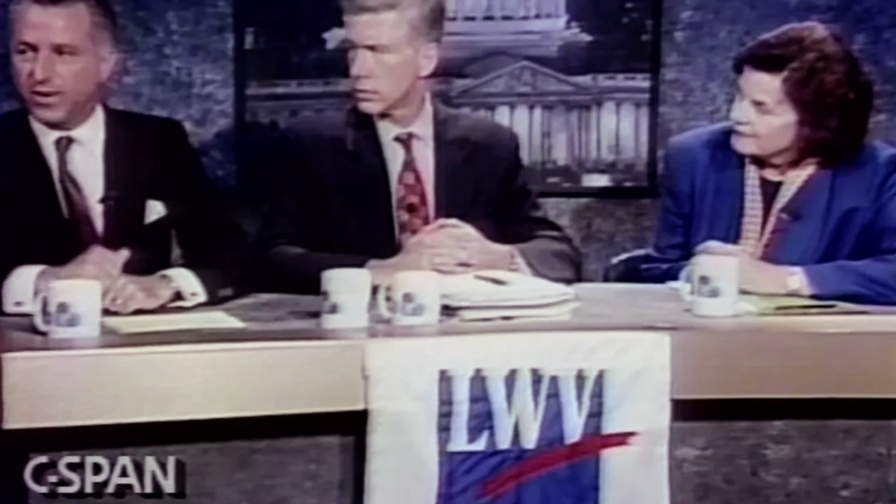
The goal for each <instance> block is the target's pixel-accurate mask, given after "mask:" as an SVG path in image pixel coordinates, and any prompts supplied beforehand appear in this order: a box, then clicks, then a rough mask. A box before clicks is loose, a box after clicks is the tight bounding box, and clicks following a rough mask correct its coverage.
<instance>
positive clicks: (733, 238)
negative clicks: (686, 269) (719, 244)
mask: <svg viewBox="0 0 896 504" xmlns="http://www.w3.org/2000/svg"><path fill="white" fill-rule="evenodd" d="M710 168H711V171H712V174H713V177H712V183H710V184H708V185H707V190H709V191H711V192H712V194H710V195H709V198H706V199H705V201H706V202H707V203H708V204H707V207H706V208H704V209H703V212H702V213H703V215H704V216H706V218H707V219H708V224H709V228H710V229H711V230H712V231H711V238H713V239H717V240H721V241H724V242H726V243H737V242H738V240H739V239H740V224H741V215H742V213H743V203H744V166H743V158H741V157H740V156H739V155H737V153H735V152H734V150H733V149H732V148H731V146H730V143H729V140H728V137H726V138H725V142H724V145H719V146H718V148H717V149H715V150H714V151H713V154H712V162H711V167H710Z"/></svg>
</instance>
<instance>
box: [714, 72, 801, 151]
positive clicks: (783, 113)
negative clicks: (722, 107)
mask: <svg viewBox="0 0 896 504" xmlns="http://www.w3.org/2000/svg"><path fill="white" fill-rule="evenodd" d="M783 80H784V76H783V75H776V74H770V73H765V72H760V71H757V70H753V69H752V68H745V69H744V71H743V73H742V74H741V76H740V78H738V80H737V87H738V92H737V96H736V97H735V99H734V103H733V105H732V106H731V114H730V118H731V122H732V123H733V125H734V134H733V135H732V137H731V146H732V147H733V148H734V150H735V151H737V152H738V153H740V154H742V155H744V156H755V157H759V158H761V159H764V160H766V161H770V162H772V163H776V162H784V163H786V162H789V161H791V158H792V156H793V155H794V153H795V150H796V147H797V137H798V132H799V115H798V114H797V112H796V109H794V107H793V104H791V103H790V100H789V99H788V98H787V96H786V94H785V93H784V82H783Z"/></svg>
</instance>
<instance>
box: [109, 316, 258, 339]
mask: <svg viewBox="0 0 896 504" xmlns="http://www.w3.org/2000/svg"><path fill="white" fill-rule="evenodd" d="M103 325H105V326H106V327H108V328H109V329H111V330H113V331H115V332H116V333H119V334H139V333H149V332H167V331H187V330H199V329H242V328H244V327H246V324H245V323H244V322H242V321H241V320H240V319H238V318H236V317H234V316H232V315H228V314H227V313H224V312H222V311H199V312H188V313H163V314H152V315H130V316H115V317H104V318H103Z"/></svg>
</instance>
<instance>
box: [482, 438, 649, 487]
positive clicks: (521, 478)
mask: <svg viewBox="0 0 896 504" xmlns="http://www.w3.org/2000/svg"><path fill="white" fill-rule="evenodd" d="M635 436H636V434H635V433H634V432H620V433H617V434H606V435H603V436H595V437H591V438H586V439H583V440H581V441H579V442H577V443H573V444H571V445H567V446H564V447H562V448H558V449H556V450H554V451H549V452H545V453H542V454H541V455H538V456H536V457H533V458H531V459H529V460H526V461H525V462H522V463H520V464H519V465H517V466H515V467H513V468H511V469H508V470H507V471H504V472H503V473H501V474H499V475H498V476H496V477H495V478H494V479H492V480H491V481H489V482H487V483H485V484H484V485H482V490H481V491H480V493H479V496H480V498H483V499H494V498H496V497H500V496H502V495H503V494H505V493H507V492H509V491H510V490H513V488H514V487H516V486H517V485H519V484H521V483H524V482H526V481H529V480H531V479H533V478H536V477H538V476H541V475H542V474H545V473H548V472H551V471H553V470H554V469H557V468H560V467H563V466H566V465H569V464H572V463H573V462H578V461H580V460H583V459H587V458H590V457H594V456H596V455H599V454H600V452H602V451H604V450H607V449H609V448H617V447H620V446H627V445H629V444H630V441H631V439H632V438H633V437H635Z"/></svg>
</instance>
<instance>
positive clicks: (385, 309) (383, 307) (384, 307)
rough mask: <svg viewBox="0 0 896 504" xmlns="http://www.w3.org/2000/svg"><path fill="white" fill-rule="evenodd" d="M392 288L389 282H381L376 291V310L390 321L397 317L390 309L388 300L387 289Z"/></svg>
mask: <svg viewBox="0 0 896 504" xmlns="http://www.w3.org/2000/svg"><path fill="white" fill-rule="evenodd" d="M388 290H392V286H391V285H390V284H388V283H384V284H380V287H379V289H377V291H376V312H377V315H379V316H380V317H382V318H383V319H385V320H387V321H390V320H392V318H394V317H395V314H394V313H393V312H392V310H390V309H389V302H388V301H387V300H386V291H388Z"/></svg>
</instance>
